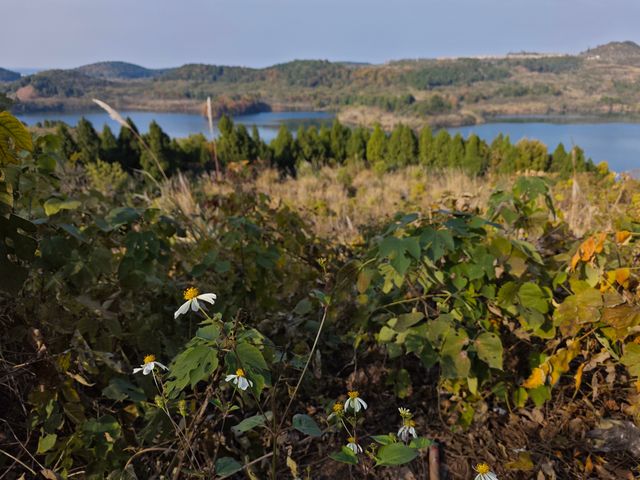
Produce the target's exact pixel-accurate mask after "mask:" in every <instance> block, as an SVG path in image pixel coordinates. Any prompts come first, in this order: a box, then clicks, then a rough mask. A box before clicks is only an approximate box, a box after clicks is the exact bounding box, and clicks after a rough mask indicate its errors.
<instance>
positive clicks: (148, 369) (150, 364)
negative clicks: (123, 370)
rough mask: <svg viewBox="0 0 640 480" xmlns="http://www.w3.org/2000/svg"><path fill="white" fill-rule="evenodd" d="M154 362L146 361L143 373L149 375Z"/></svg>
mask: <svg viewBox="0 0 640 480" xmlns="http://www.w3.org/2000/svg"><path fill="white" fill-rule="evenodd" d="M153 367H154V362H149V363H145V364H144V366H143V367H142V374H143V375H149V374H150V373H151V372H152V371H153Z"/></svg>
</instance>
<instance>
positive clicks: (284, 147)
mask: <svg viewBox="0 0 640 480" xmlns="http://www.w3.org/2000/svg"><path fill="white" fill-rule="evenodd" d="M271 148H272V149H273V160H274V162H275V164H276V166H277V167H278V169H279V170H280V171H281V172H282V173H284V174H290V175H295V162H296V145H295V141H294V139H293V135H291V132H290V131H289V129H288V128H287V126H286V125H280V129H279V130H278V136H277V137H276V138H274V139H273V141H272V142H271Z"/></svg>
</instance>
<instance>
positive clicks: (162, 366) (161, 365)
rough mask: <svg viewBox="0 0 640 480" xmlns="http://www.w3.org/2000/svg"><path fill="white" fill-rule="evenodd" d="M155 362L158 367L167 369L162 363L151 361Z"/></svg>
mask: <svg viewBox="0 0 640 480" xmlns="http://www.w3.org/2000/svg"><path fill="white" fill-rule="evenodd" d="M153 363H155V364H156V365H157V366H158V367H160V368H164V369H165V370H169V369H168V368H167V367H165V366H164V365H163V364H161V363H160V362H153Z"/></svg>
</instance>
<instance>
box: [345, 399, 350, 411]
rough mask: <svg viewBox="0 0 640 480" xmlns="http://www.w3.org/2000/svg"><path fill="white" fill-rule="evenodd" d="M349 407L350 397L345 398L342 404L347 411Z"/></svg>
mask: <svg viewBox="0 0 640 480" xmlns="http://www.w3.org/2000/svg"><path fill="white" fill-rule="evenodd" d="M350 406H351V397H349V398H347V401H346V402H344V409H345V410H347V409H348V408H349V407H350Z"/></svg>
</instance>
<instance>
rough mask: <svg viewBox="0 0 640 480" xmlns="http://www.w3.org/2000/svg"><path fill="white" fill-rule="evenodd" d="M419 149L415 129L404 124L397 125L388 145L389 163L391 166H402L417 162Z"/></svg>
mask: <svg viewBox="0 0 640 480" xmlns="http://www.w3.org/2000/svg"><path fill="white" fill-rule="evenodd" d="M417 149H418V145H417V140H416V137H415V134H414V133H413V130H411V128H409V127H407V126H405V125H402V124H398V125H396V127H395V128H394V129H393V132H392V133H391V138H390V139H389V143H388V146H387V152H388V153H387V165H388V166H389V167H390V168H400V167H406V166H407V165H411V164H413V163H415V162H416V157H417Z"/></svg>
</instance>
